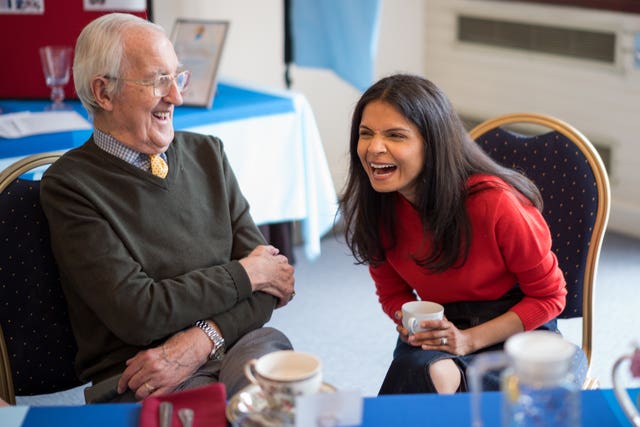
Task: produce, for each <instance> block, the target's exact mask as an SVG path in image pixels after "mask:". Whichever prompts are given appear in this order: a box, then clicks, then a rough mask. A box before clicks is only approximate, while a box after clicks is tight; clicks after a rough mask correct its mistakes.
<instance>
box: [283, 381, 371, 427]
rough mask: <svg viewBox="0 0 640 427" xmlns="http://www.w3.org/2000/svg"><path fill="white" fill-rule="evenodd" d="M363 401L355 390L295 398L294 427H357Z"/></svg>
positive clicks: (359, 422)
mask: <svg viewBox="0 0 640 427" xmlns="http://www.w3.org/2000/svg"><path fill="white" fill-rule="evenodd" d="M362 407H363V401H362V396H361V395H360V392H358V391H356V390H351V391H349V390H347V391H336V392H335V393H316V394H311V395H305V396H299V397H296V415H295V422H296V427H306V426H322V427H325V426H326V427H338V426H359V425H360V424H362Z"/></svg>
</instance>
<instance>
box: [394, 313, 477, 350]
mask: <svg viewBox="0 0 640 427" xmlns="http://www.w3.org/2000/svg"><path fill="white" fill-rule="evenodd" d="M395 317H396V319H398V320H399V321H401V320H402V312H400V311H398V312H396V313H395ZM420 327H421V328H428V329H430V330H428V331H423V332H416V333H415V334H413V335H409V331H408V330H407V328H405V327H404V326H402V323H400V324H398V326H397V327H396V330H397V331H398V334H400V339H401V340H402V341H404V342H405V343H407V344H409V345H412V346H414V347H422V349H423V350H439V351H446V352H447V353H451V354H455V355H458V356H464V355H465V354H469V353H472V352H473V351H474V349H473V345H472V343H471V340H470V339H469V337H468V336H467V334H466V333H465V332H464V331H461V330H460V329H458V328H456V326H455V325H454V324H453V323H451V322H449V321H448V320H447V319H446V317H445V318H443V319H442V320H423V321H422V322H420Z"/></svg>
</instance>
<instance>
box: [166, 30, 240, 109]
mask: <svg viewBox="0 0 640 427" xmlns="http://www.w3.org/2000/svg"><path fill="white" fill-rule="evenodd" d="M228 28H229V21H208V20H197V19H183V18H179V19H177V20H176V23H175V25H174V27H173V31H172V33H171V41H172V42H173V45H174V48H175V50H176V53H177V55H178V60H179V61H180V62H181V63H182V65H183V66H184V68H185V69H187V70H189V71H191V82H190V83H189V86H188V87H187V90H186V92H185V93H184V94H183V95H182V98H183V100H184V105H193V106H198V107H207V108H211V107H212V106H213V98H214V96H215V92H216V85H217V80H216V78H217V74H218V64H219V63H220V57H221V56H222V48H223V47H224V42H225V39H226V37H227V30H228Z"/></svg>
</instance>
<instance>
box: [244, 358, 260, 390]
mask: <svg viewBox="0 0 640 427" xmlns="http://www.w3.org/2000/svg"><path fill="white" fill-rule="evenodd" d="M257 362H258V360H257V359H251V360H249V361H248V362H247V363H246V364H245V365H244V374H245V375H246V376H247V378H249V381H251V382H252V383H254V384H258V380H257V379H256V377H255V372H256V363H257Z"/></svg>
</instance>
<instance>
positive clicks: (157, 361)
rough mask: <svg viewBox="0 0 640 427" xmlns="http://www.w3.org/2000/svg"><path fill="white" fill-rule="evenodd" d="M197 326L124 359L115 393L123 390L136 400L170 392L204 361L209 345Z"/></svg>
mask: <svg viewBox="0 0 640 427" xmlns="http://www.w3.org/2000/svg"><path fill="white" fill-rule="evenodd" d="M202 338H203V334H202V331H200V329H198V328H196V327H193V328H191V329H188V330H186V331H184V332H179V333H177V334H175V335H174V336H172V337H171V338H169V339H168V340H167V341H166V342H165V343H164V344H162V345H161V346H159V347H155V348H151V349H148V350H144V351H141V352H139V353H138V354H136V355H135V356H134V357H132V358H131V359H129V360H127V362H126V363H127V368H126V369H125V370H124V372H123V373H122V377H121V378H120V381H119V382H118V392H119V393H124V392H125V391H126V390H127V389H131V390H133V391H134V392H135V394H136V398H137V399H144V398H145V397H148V396H150V395H161V394H166V393H171V392H172V391H174V390H175V389H176V387H177V386H178V385H180V384H181V383H183V382H184V381H186V380H187V379H188V378H189V377H191V376H192V375H193V373H194V372H195V371H196V370H197V369H198V368H199V367H200V366H202V365H203V364H204V363H206V361H207V357H208V355H209V352H210V351H211V345H210V341H209V339H208V338H206V336H205V338H206V339H202Z"/></svg>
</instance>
